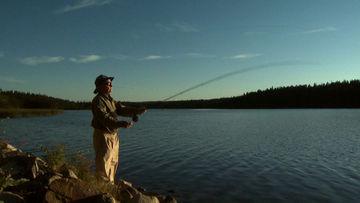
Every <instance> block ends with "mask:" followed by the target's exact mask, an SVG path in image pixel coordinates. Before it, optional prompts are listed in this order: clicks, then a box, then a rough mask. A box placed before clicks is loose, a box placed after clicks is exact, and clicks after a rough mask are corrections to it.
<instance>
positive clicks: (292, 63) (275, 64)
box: [163, 60, 314, 101]
mask: <svg viewBox="0 0 360 203" xmlns="http://www.w3.org/2000/svg"><path fill="white" fill-rule="evenodd" d="M296 65H314V63H309V62H303V61H298V60H293V61H281V62H273V63H267V64H262V65H256V66H250V67H248V68H244V69H241V70H236V71H232V72H229V73H225V74H222V75H219V76H217V77H214V78H211V79H209V80H206V81H204V82H201V83H199V84H197V85H193V86H191V87H189V88H187V89H184V90H182V91H180V92H178V93H176V94H174V95H172V96H169V97H166V98H165V99H163V101H169V100H170V99H173V98H175V97H177V96H180V95H182V94H185V93H187V92H190V91H192V90H194V89H197V88H199V87H202V86H205V85H208V84H210V83H213V82H216V81H218V80H222V79H224V78H227V77H230V76H233V75H238V74H242V73H246V72H250V71H256V70H260V69H265V68H272V67H281V66H296Z"/></svg>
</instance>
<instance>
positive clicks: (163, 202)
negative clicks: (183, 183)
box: [157, 195, 177, 203]
mask: <svg viewBox="0 0 360 203" xmlns="http://www.w3.org/2000/svg"><path fill="white" fill-rule="evenodd" d="M157 198H158V199H159V201H160V203H177V201H176V199H175V198H174V197H172V196H169V195H167V196H164V195H158V196H157Z"/></svg>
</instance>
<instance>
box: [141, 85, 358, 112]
mask: <svg viewBox="0 0 360 203" xmlns="http://www.w3.org/2000/svg"><path fill="white" fill-rule="evenodd" d="M359 92H360V80H351V81H346V80H345V81H342V82H339V81H338V82H332V83H324V84H313V85H297V86H288V87H277V88H273V87H271V88H268V89H266V90H258V91H256V92H249V93H245V94H243V95H242V96H236V97H229V98H219V99H208V100H183V101H166V102H165V101H153V102H143V103H137V104H139V105H143V106H146V107H148V108H224V109H232V108H233V109H253V108H254V109H257V108H360V94H359Z"/></svg>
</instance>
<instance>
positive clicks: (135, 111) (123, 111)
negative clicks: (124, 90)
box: [116, 102, 146, 117]
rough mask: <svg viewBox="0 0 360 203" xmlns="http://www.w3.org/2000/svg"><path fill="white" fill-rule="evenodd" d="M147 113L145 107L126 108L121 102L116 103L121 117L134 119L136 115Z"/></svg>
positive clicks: (117, 111)
mask: <svg viewBox="0 0 360 203" xmlns="http://www.w3.org/2000/svg"><path fill="white" fill-rule="evenodd" d="M145 112H146V108H145V107H131V106H124V105H122V104H121V103H120V102H117V103H116V113H117V114H118V115H119V116H125V117H133V116H134V115H139V114H143V113H145Z"/></svg>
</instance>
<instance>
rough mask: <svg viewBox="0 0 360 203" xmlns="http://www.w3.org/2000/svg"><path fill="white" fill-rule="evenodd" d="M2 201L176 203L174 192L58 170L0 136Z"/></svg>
mask: <svg viewBox="0 0 360 203" xmlns="http://www.w3.org/2000/svg"><path fill="white" fill-rule="evenodd" d="M0 202H48V203H52V202H54V203H67V202H77V203H82V202H84V203H85V202H99V203H100V202H106V203H115V202H116V203H119V202H122V203H123V202H124V203H176V202H177V201H176V199H175V198H174V197H172V196H166V195H160V194H156V193H151V192H147V191H146V190H144V189H142V188H136V187H134V186H133V185H132V184H131V183H129V182H127V181H124V180H119V181H118V182H117V183H115V184H111V183H109V182H104V181H101V182H96V183H94V182H88V181H85V180H82V179H80V178H78V175H77V174H76V173H75V172H74V171H73V170H71V168H69V167H66V166H63V167H60V168H59V169H57V170H54V169H53V168H51V167H49V165H48V163H46V162H45V161H44V160H42V159H41V158H39V157H36V156H34V155H32V154H29V153H25V152H22V151H21V150H19V149H17V148H15V147H13V146H12V145H10V144H8V143H6V142H4V141H1V140H0Z"/></svg>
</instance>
